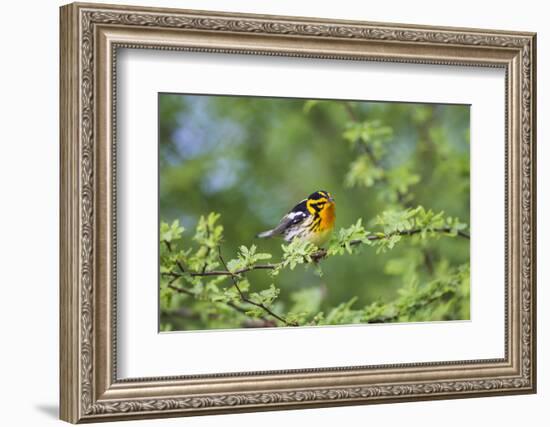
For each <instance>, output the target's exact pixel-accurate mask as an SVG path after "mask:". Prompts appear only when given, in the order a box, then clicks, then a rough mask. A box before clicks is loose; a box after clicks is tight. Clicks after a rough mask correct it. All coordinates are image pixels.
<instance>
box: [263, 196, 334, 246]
mask: <svg viewBox="0 0 550 427" xmlns="http://www.w3.org/2000/svg"><path fill="white" fill-rule="evenodd" d="M335 220H336V203H335V201H334V198H333V197H332V195H331V194H330V193H329V192H328V191H324V190H319V191H315V192H314V193H311V194H310V195H309V196H308V197H307V198H306V199H304V200H302V201H301V202H300V203H298V204H297V205H296V206H294V207H293V208H292V209H291V210H290V212H288V213H287V214H286V215H285V216H283V218H282V219H281V221H280V222H279V224H278V225H277V226H276V227H275V228H273V229H271V230H267V231H264V232H262V233H259V234H257V236H256V237H259V238H268V237H275V236H282V237H283V238H284V240H285V241H286V242H287V243H290V242H292V241H293V240H294V239H300V240H304V241H307V242H310V243H313V244H314V245H316V246H318V247H321V246H322V245H324V244H325V243H326V242H327V241H328V240H329V239H330V235H331V233H332V230H333V228H334V222H335Z"/></svg>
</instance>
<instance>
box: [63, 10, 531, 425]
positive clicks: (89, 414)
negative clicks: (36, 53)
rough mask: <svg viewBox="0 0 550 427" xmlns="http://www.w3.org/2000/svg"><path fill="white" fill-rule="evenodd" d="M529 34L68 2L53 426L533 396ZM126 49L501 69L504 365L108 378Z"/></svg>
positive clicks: (111, 373) (112, 368) (112, 361)
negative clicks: (119, 96) (120, 78)
mask: <svg viewBox="0 0 550 427" xmlns="http://www.w3.org/2000/svg"><path fill="white" fill-rule="evenodd" d="M535 42H536V37H535V34H533V33H520V32H508V31H493V30H490V31H488V30H477V29H462V28H460V29H459V28H439V27H425V26H412V25H401V24H381V23H368V22H353V21H329V20H322V19H310V18H294V17H280V16H263V15H242V14H229V13H217V12H198V11H189V10H175V9H159V8H142V7H127V6H112V5H100V4H71V5H67V6H63V7H62V8H61V39H60V43H61V47H60V51H61V83H60V92H61V94H60V108H61V113H60V114H61V118H60V135H61V177H60V178H61V206H60V208H61V222H60V228H61V241H60V255H61V265H60V268H61V279H60V307H61V308H60V317H61V319H60V325H61V330H60V337H61V339H60V350H61V351H60V382H61V397H60V399H61V405H60V406H61V411H60V413H61V418H62V419H63V420H66V421H69V422H73V423H77V422H86V421H107V420H116V419H129V418H153V417H167V416H181V415H200V414H214V413H227V412H243V411H258V410H275V409H287V408H306V407H320V406H330V405H351V404H366V403H382V402H398V401H410V400H426V399H442V398H457V397H474V396H486V395H494V394H519V393H534V392H535V390H536V341H535V326H536V322H535V276H536V275H535V267H536V264H535V260H536V259H535V246H536V241H535V236H536V223H535V220H536V218H535V212H536V205H535V196H536V187H535V176H536V174H535V51H536V45H535ZM119 47H127V48H151V49H170V50H192V51H203V52H225V53H241V54H242V53H244V54H252V55H282V56H296V57H313V58H321V59H322V58H339V59H347V60H371V61H372V60H376V61H394V62H395V61H396V62H406V63H430V64H446V65H472V66H484V67H502V68H504V69H505V70H506V89H505V93H503V95H504V96H505V97H506V98H505V99H506V139H507V140H506V148H505V150H506V175H505V177H504V179H505V185H506V212H505V216H506V225H505V230H504V231H505V236H506V254H505V257H506V272H505V277H506V284H505V292H506V316H505V318H506V321H505V322H506V324H505V332H506V333H505V335H506V339H505V343H504V345H505V357H504V358H503V359H497V360H472V361H459V362H442V363H435V362H434V363H422V364H404V365H393V366H390V365H385V366H378V367H351V368H350V367H339V368H331V369H309V370H292V371H276V372H253V373H242V374H217V375H204V376H193V377H177V378H144V379H135V380H134V379H132V380H117V377H116V358H115V356H116V341H115V335H114V333H113V331H114V327H115V320H116V319H115V316H116V294H115V292H116V287H115V281H116V259H115V257H114V254H115V252H114V251H115V250H116V233H115V228H114V227H115V221H116V216H115V213H116V209H115V196H116V187H115V185H114V184H115V182H114V176H115V173H116V159H115V154H114V153H115V151H114V143H115V141H114V130H115V126H116V116H115V111H116V110H115V102H116V92H115V88H116V74H115V72H114V70H115V68H114V65H115V64H116V52H117V48H119Z"/></svg>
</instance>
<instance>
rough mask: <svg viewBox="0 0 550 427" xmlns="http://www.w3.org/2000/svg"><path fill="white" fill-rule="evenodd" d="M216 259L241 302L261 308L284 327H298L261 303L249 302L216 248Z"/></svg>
mask: <svg viewBox="0 0 550 427" xmlns="http://www.w3.org/2000/svg"><path fill="white" fill-rule="evenodd" d="M218 258H219V260H220V262H221V263H222V264H223V266H224V268H225V270H226V272H227V273H229V275H230V276H231V280H232V281H233V285H234V286H235V289H237V292H238V293H239V296H240V297H241V300H242V301H243V302H246V303H248V304H251V305H253V306H256V307H258V308H261V309H262V310H264V311H265V312H266V313H268V314H269V315H270V316H272V317H274V318H275V319H277V320H279V321H280V322H283V323H284V324H285V325H286V326H298V324H297V323H295V322H289V321H287V320H286V319H285V318H284V317H281V316H279V315H278V314H277V313H274V312H273V311H272V310H271V309H270V308H269V307H267V306H266V305H265V304H262V303H258V302H256V301H253V300H251V299H250V298H248V297H247V296H246V295H245V294H244V293H243V291H242V290H241V288H240V287H239V282H238V281H237V277H236V273H232V272H230V271H229V269H228V268H227V264H226V263H225V260H224V259H223V257H222V251H221V248H220V247H219V246H218Z"/></svg>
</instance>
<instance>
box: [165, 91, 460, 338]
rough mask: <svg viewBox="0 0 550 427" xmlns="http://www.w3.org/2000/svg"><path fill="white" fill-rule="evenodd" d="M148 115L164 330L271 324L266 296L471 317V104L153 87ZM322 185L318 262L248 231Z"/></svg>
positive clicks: (368, 312) (307, 310)
mask: <svg viewBox="0 0 550 427" xmlns="http://www.w3.org/2000/svg"><path fill="white" fill-rule="evenodd" d="M159 127H160V129H159V133H160V148H159V161H160V218H161V230H160V241H161V243H160V244H161V246H160V248H161V289H160V293H161V298H160V302H161V330H184V329H209V328H233V327H247V326H250V327H255V326H277V325H281V324H283V322H281V320H278V319H277V318H276V317H274V316H272V315H270V314H269V312H267V311H266V310H265V308H267V309H268V310H269V311H271V312H272V313H273V314H275V315H277V316H281V317H282V318H283V319H285V320H286V321H287V322H289V323H291V324H301V325H303V324H310V325H317V324H340V323H357V322H391V321H423V320H456V319H468V318H469V304H470V299H469V240H468V239H465V238H461V237H460V236H457V235H458V234H459V233H464V232H466V231H467V224H469V221H470V218H469V213H470V206H469V191H470V190H469V188H470V187H469V176H470V173H469V162H470V161H469V107H468V106H461V105H439V104H438V105H434V104H407V103H382V102H348V101H325V100H301V99H276V98H257V97H227V96H188V95H170V94H162V95H160V99H159ZM320 189H323V190H328V191H330V192H331V193H332V194H333V195H334V196H335V198H336V205H337V207H336V214H337V223H336V230H335V233H334V236H333V240H332V241H331V243H330V245H329V246H328V247H327V253H326V254H325V256H324V257H323V259H320V260H318V262H311V261H316V260H312V259H311V258H308V257H310V256H311V255H312V254H313V256H314V257H315V254H316V253H317V251H318V248H315V247H307V245H303V244H301V243H300V242H293V243H291V244H290V245H281V243H282V242H281V240H276V239H271V240H259V239H256V238H255V237H254V236H255V235H256V234H257V233H258V232H260V231H263V230H266V229H269V228H272V227H273V226H274V225H276V224H277V222H278V221H279V219H280V218H281V217H282V216H283V215H284V214H285V213H286V212H288V210H289V209H291V208H292V207H293V206H294V205H295V204H296V203H297V202H299V201H300V200H302V199H303V198H304V197H306V196H307V195H308V194H310V193H312V192H313V191H315V190H320ZM422 206H424V207H425V208H424V207H422ZM211 212H217V213H218V214H212V213H211ZM221 224H223V227H222V225H221ZM183 228H185V229H186V230H193V232H190V233H188V232H187V231H185V232H183ZM410 230H415V231H414V233H413V234H411V235H407V234H406V233H404V234H403V233H402V232H404V231H405V232H406V231H410ZM434 230H438V231H434ZM442 230H443V231H442ZM369 236H370V237H371V238H372V240H371V239H369V238H368V237H369ZM351 241H361V242H362V243H361V244H357V245H355V244H354V245H349V242H351ZM220 254H222V255H223V256H222V257H221V258H220ZM340 255H341V256H340ZM225 258H226V259H227V262H226V264H225V265H223V264H224V262H225V260H224V259H225ZM266 263H267V264H272V265H274V266H275V267H274V268H272V269H269V270H267V271H266V270H264V269H258V270H256V269H254V270H252V271H250V272H246V274H237V275H235V276H231V275H221V276H217V275H212V276H192V275H191V274H190V273H191V272H195V273H206V272H211V271H214V272H215V271H219V270H222V271H223V270H230V271H232V272H234V271H238V270H240V269H245V268H249V267H251V266H254V265H261V264H266ZM299 264H304V265H299ZM237 288H238V289H237ZM182 289H183V291H182ZM243 295H244V298H246V299H248V300H249V301H250V302H245V301H244V300H243ZM255 304H256V305H255ZM262 306H263V307H262Z"/></svg>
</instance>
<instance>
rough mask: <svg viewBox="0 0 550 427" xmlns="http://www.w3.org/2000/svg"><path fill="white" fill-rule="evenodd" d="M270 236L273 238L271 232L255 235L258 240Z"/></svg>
mask: <svg viewBox="0 0 550 427" xmlns="http://www.w3.org/2000/svg"><path fill="white" fill-rule="evenodd" d="M271 236H273V230H267V231H263V232H261V233H258V234H256V237H258V238H260V239H265V238H267V237H271Z"/></svg>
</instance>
